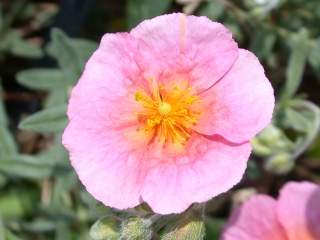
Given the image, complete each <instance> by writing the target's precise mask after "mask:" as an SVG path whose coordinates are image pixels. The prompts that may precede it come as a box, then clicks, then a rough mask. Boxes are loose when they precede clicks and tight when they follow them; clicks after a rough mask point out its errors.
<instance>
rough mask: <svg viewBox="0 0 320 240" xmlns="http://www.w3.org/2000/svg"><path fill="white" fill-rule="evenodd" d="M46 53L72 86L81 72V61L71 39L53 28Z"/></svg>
mask: <svg viewBox="0 0 320 240" xmlns="http://www.w3.org/2000/svg"><path fill="white" fill-rule="evenodd" d="M47 51H48V53H49V55H50V56H51V57H53V58H55V59H56V60H57V61H58V64H59V66H60V68H61V69H62V70H63V71H64V73H65V74H66V77H67V79H68V81H69V82H70V84H73V83H74V82H75V81H76V79H77V78H78V77H79V75H80V73H81V71H82V68H83V61H82V58H81V56H80V55H79V50H77V48H76V45H75V44H73V41H72V39H71V38H69V37H68V36H67V35H66V34H65V33H64V32H62V31H61V30H60V29H57V28H54V29H53V30H52V31H51V42H50V44H49V46H48V48H47Z"/></svg>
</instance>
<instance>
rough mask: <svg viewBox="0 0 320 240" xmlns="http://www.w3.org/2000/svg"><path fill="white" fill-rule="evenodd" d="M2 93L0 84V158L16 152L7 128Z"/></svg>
mask: <svg viewBox="0 0 320 240" xmlns="http://www.w3.org/2000/svg"><path fill="white" fill-rule="evenodd" d="M2 99H3V91H2V86H1V82H0V157H2V156H5V155H10V154H15V153H16V152H17V145H16V142H15V141H14V138H13V136H12V134H11V132H10V131H9V129H8V128H7V124H8V120H7V114H6V111H5V106H4V103H3V100H2Z"/></svg>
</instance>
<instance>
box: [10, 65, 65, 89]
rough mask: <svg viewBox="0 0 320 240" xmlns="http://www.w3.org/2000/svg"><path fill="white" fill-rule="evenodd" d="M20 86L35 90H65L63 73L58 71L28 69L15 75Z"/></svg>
mask: <svg viewBox="0 0 320 240" xmlns="http://www.w3.org/2000/svg"><path fill="white" fill-rule="evenodd" d="M16 77H17V80H18V82H19V83H20V84H22V85H24V86H26V87H29V88H31V89H36V90H52V89H59V90H60V91H61V90H62V89H61V88H66V85H67V84H66V80H65V75H64V73H63V72H62V71H61V70H59V69H36V68H33V69H28V70H24V71H21V72H19V73H18V74H17V76H16Z"/></svg>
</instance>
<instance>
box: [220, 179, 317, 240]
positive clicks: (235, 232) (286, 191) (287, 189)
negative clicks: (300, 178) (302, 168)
mask: <svg viewBox="0 0 320 240" xmlns="http://www.w3.org/2000/svg"><path fill="white" fill-rule="evenodd" d="M319 239H320V186H318V185H316V184H314V183H310V182H302V183H296V182H290V183H287V184H286V185H285V186H284V187H283V188H282V190H281V192H280V197H279V199H278V200H275V199H273V198H271V197H269V196H267V195H257V196H254V197H252V198H250V199H249V201H248V202H246V203H244V204H243V206H241V207H240V208H238V209H236V210H235V211H234V212H233V213H232V215H231V218H230V220H229V223H228V224H227V227H226V229H225V231H224V233H223V235H222V240H319Z"/></svg>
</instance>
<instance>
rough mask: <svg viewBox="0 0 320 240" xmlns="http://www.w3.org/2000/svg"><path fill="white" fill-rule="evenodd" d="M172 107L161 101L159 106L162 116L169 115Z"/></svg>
mask: <svg viewBox="0 0 320 240" xmlns="http://www.w3.org/2000/svg"><path fill="white" fill-rule="evenodd" d="M171 109H172V107H171V105H170V104H169V103H166V102H161V103H160V104H159V107H158V111H159V113H160V115H162V116H166V115H168V114H169V113H170V112H171Z"/></svg>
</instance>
